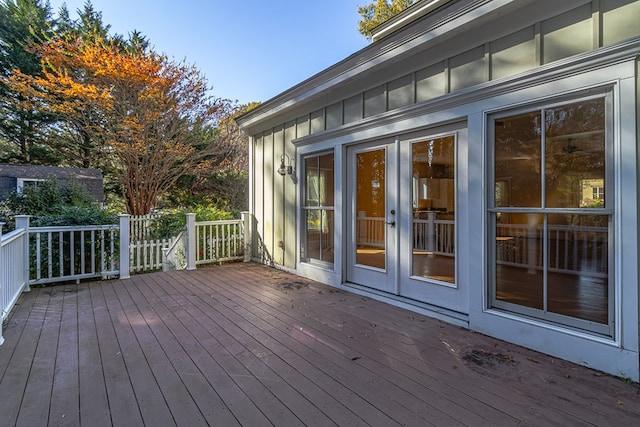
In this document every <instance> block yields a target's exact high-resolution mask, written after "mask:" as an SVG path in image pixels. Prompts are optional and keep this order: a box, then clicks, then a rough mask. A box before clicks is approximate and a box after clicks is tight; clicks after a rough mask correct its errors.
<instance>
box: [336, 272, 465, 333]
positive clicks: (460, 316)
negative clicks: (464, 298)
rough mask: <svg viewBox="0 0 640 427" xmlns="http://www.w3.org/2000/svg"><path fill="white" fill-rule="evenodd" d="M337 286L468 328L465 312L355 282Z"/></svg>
mask: <svg viewBox="0 0 640 427" xmlns="http://www.w3.org/2000/svg"><path fill="white" fill-rule="evenodd" d="M339 288H340V289H343V290H345V291H348V292H353V293H354V294H357V295H362V296H366V297H369V298H371V299H374V300H376V301H381V302H384V303H387V304H391V305H393V306H396V307H400V308H404V309H406V310H409V311H413V312H415V313H419V314H423V315H425V316H428V317H432V318H434V319H438V320H442V321H443V322H447V323H451V324H453V325H456V326H460V327H463V328H467V329H469V315H468V314H466V313H461V312H458V311H454V310H449V309H447V308H444V307H439V306H437V305H433V304H428V303H425V302H422V301H418V300H414V299H411V298H407V297H403V296H400V295H394V294H390V293H387V292H383V291H379V290H377V289H373V288H369V287H367V286H363V285H358V284H357V283H351V282H344V283H342V284H341V285H340V286H339Z"/></svg>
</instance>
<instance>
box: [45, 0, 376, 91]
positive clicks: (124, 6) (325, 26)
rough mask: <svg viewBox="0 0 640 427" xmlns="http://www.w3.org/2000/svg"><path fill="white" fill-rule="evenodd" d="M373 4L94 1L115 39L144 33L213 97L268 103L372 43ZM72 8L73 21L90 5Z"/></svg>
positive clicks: (345, 0) (79, 1)
mask: <svg viewBox="0 0 640 427" xmlns="http://www.w3.org/2000/svg"><path fill="white" fill-rule="evenodd" d="M370 2H371V0H322V1H318V0H315V1H311V0H270V1H268V0H264V1H263V0H248V1H247V0H245V1H229V0H183V1H178V0H171V1H168V0H92V4H93V7H94V9H95V10H96V11H100V12H102V21H103V22H104V23H105V24H110V25H111V33H112V34H122V35H125V36H126V35H127V34H129V32H131V31H132V30H134V29H135V30H138V31H140V32H141V33H142V34H143V35H145V36H146V37H147V38H148V39H149V40H150V42H151V45H152V46H153V47H154V49H155V50H156V51H157V52H161V53H164V54H166V55H168V56H170V57H173V58H175V59H176V60H178V61H180V60H183V59H185V60H186V61H187V63H189V64H194V65H195V66H196V67H197V68H198V69H199V70H200V71H201V72H202V73H203V74H204V75H205V76H206V78H207V80H208V82H209V85H210V86H212V88H213V89H212V92H211V93H212V95H213V96H215V97H218V98H226V99H230V100H234V101H238V102H240V103H241V104H245V103H248V102H252V101H258V102H264V101H267V100H268V99H270V98H273V97H274V96H276V95H278V94H280V93H281V92H283V91H285V90H287V89H289V88H290V87H293V86H295V85H296V84H298V83H300V82H302V81H303V80H306V79H307V78H309V77H311V76H313V75H315V74H316V73H318V72H320V71H322V70H324V69H325V68H327V67H330V66H331V65H333V64H335V63H336V62H338V61H340V60H342V59H344V58H346V57H347V56H349V55H351V54H353V53H355V52H357V51H358V50H360V49H362V48H364V47H366V46H367V44H368V41H367V40H366V39H365V37H364V36H362V35H361V34H360V33H359V32H358V20H359V19H360V15H359V14H358V6H362V5H365V4H367V3H370ZM49 3H50V5H51V8H52V11H53V13H54V15H55V16H57V12H58V10H59V8H60V6H62V4H63V3H66V5H67V8H68V9H69V12H70V14H71V17H72V18H73V19H75V18H77V13H76V11H77V10H78V9H81V8H82V7H83V4H84V3H85V0H49Z"/></svg>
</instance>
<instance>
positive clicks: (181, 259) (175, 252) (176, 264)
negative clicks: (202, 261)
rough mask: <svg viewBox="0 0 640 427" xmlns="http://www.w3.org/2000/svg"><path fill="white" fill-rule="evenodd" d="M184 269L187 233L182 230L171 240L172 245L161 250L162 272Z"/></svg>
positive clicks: (185, 264)
mask: <svg viewBox="0 0 640 427" xmlns="http://www.w3.org/2000/svg"><path fill="white" fill-rule="evenodd" d="M185 228H186V227H185ZM185 268H187V233H186V230H182V231H181V232H180V234H178V236H177V237H176V238H175V239H173V243H172V244H171V245H169V246H168V247H166V248H164V249H163V250H162V271H169V270H184V269H185Z"/></svg>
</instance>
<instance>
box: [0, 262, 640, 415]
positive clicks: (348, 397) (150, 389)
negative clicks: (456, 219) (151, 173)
mask: <svg viewBox="0 0 640 427" xmlns="http://www.w3.org/2000/svg"><path fill="white" fill-rule="evenodd" d="M4 336H5V338H6V342H5V344H4V345H3V346H1V347H0V413H1V414H3V415H2V416H3V418H2V422H1V424H2V425H5V424H6V425H14V424H16V425H56V426H59V425H85V426H90V427H94V426H102V425H115V426H137V425H162V426H165V425H179V426H183V425H184V426H192V425H193V426H199V425H221V426H230V425H245V426H253V425H260V426H262V425H287V426H293V425H380V426H389V425H420V426H422V425H473V426H481V425H487V426H488V425H500V426H502V425H554V424H555V425H576V424H577V425H611V424H615V425H633V424H634V423H635V422H637V419H638V418H639V417H640V395H639V389H638V385H637V384H627V383H625V382H624V381H622V380H620V379H616V378H612V377H610V376H607V375H603V374H600V373H598V372H595V371H592V370H589V369H586V368H583V367H579V366H576V365H573V364H570V363H567V362H563V361H560V360H555V359H554V358H552V357H549V356H545V355H542V354H539V353H536V352H533V351H529V350H526V349H524V348H521V347H517V346H513V345H510V344H508V343H504V342H502V341H499V340H494V339H492V338H489V337H486V336H483V335H481V334H477V333H472V332H469V331H466V330H464V329H462V328H458V327H455V326H452V325H448V324H445V323H442V322H439V321H436V320H433V319H429V318H426V317H424V316H421V315H417V314H414V313H412V312H408V311H406V310H402V309H399V308H396V307H393V306H390V305H387V304H383V303H380V302H377V301H374V300H371V299H369V298H365V297H362V296H359V295H355V294H351V293H348V292H344V291H341V290H337V289H333V288H330V287H326V286H324V285H320V284H317V283H314V282H311V281H308V280H304V279H301V278H299V277H296V276H293V275H290V274H287V273H284V272H281V271H277V270H274V269H270V268H267V267H263V266H259V265H256V264H236V265H226V266H219V267H212V268H201V269H199V270H197V271H190V272H171V273H153V274H146V275H137V276H133V277H132V278H131V279H128V280H122V281H120V280H113V281H104V282H93V283H83V284H80V285H65V286H55V287H48V288H36V289H33V290H32V292H30V293H28V294H24V295H23V296H22V298H21V301H20V304H19V305H18V306H16V309H15V310H14V312H13V313H12V314H11V316H10V318H9V321H8V322H7V326H6V328H5V332H4Z"/></svg>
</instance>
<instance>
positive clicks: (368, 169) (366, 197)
mask: <svg viewBox="0 0 640 427" xmlns="http://www.w3.org/2000/svg"><path fill="white" fill-rule="evenodd" d="M385 163H386V150H384V149H381V150H373V151H367V152H364V153H358V155H357V156H356V167H357V171H356V174H357V179H356V187H357V202H356V203H357V210H358V212H361V211H364V212H366V216H370V217H384V216H385V170H386V167H385Z"/></svg>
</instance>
